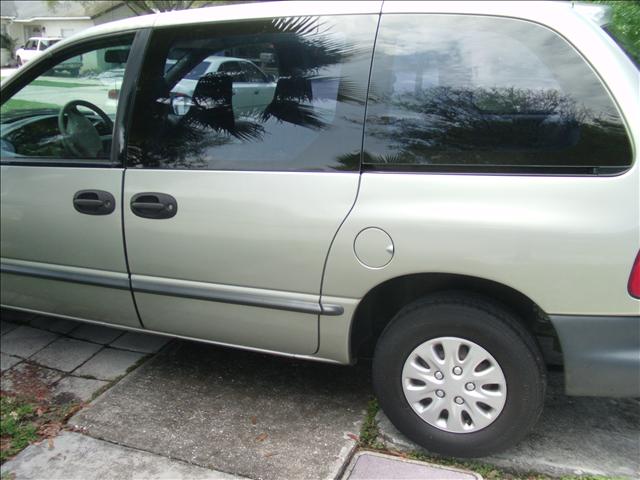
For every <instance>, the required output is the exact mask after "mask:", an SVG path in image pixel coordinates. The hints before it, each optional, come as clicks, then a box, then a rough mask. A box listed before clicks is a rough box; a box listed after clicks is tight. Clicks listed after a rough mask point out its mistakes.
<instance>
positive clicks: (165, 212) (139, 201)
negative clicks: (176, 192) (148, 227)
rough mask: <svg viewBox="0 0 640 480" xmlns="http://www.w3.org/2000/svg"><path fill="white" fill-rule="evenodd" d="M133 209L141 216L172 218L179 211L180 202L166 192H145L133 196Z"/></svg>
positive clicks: (157, 218)
mask: <svg viewBox="0 0 640 480" xmlns="http://www.w3.org/2000/svg"><path fill="white" fill-rule="evenodd" d="M130 205H131V211H132V212H133V213H134V214H136V215H137V216H139V217H142V218H151V219H156V220H159V219H163V218H171V217H173V216H175V214H176V213H178V202H176V199H175V198H173V197H172V196H171V195H167V194H166V193H156V192H143V193H137V194H135V195H134V196H133V197H132V198H131V204H130Z"/></svg>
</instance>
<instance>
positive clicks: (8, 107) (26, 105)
mask: <svg viewBox="0 0 640 480" xmlns="http://www.w3.org/2000/svg"><path fill="white" fill-rule="evenodd" d="M41 108H60V105H56V104H53V103H45V102H34V101H31V100H20V99H17V98H12V99H10V100H9V101H7V103H5V104H4V105H2V113H9V112H10V111H12V110H31V109H41Z"/></svg>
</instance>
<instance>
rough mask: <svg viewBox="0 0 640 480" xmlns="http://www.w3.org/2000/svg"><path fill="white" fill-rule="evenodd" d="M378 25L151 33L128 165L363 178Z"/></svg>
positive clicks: (287, 23) (227, 26)
mask: <svg viewBox="0 0 640 480" xmlns="http://www.w3.org/2000/svg"><path fill="white" fill-rule="evenodd" d="M377 21H378V16H377V15H354V16H340V17H296V18H274V19H264V20H255V21H240V22H229V23H218V24H215V26H212V25H202V26H195V27H194V26H189V27H178V28H167V29H162V30H158V31H156V32H154V34H153V36H152V39H151V42H150V47H149V51H148V53H147V56H146V60H145V64H144V67H143V73H142V77H141V79H140V81H139V85H140V90H139V92H138V94H137V96H136V105H135V108H134V117H133V122H132V127H131V132H130V136H129V142H128V149H127V152H128V153H127V159H128V160H127V161H128V163H129V165H131V166H135V167H141V168H163V169H165V168H179V169H211V170H274V171H303V170H320V171H334V170H351V171H353V170H358V169H359V168H360V153H361V143H362V133H363V124H364V111H365V100H366V90H367V82H368V76H369V69H370V65H371V58H372V55H373V41H374V37H375V30H376V26H377Z"/></svg>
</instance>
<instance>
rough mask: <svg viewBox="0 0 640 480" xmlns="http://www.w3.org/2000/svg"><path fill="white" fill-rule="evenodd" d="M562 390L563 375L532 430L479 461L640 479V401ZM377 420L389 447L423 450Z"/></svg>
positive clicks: (552, 382) (552, 383) (552, 384)
mask: <svg viewBox="0 0 640 480" xmlns="http://www.w3.org/2000/svg"><path fill="white" fill-rule="evenodd" d="M562 389H563V382H562V374H561V373H557V372H556V373H553V374H551V375H550V376H549V388H548V390H547V398H546V402H545V409H544V411H543V413H542V417H541V419H540V420H539V421H538V424H537V425H536V427H535V428H534V430H533V432H532V433H531V434H529V435H528V436H527V437H526V438H525V439H524V440H522V441H521V442H520V443H519V444H517V445H515V446H514V447H512V448H510V449H509V450H507V451H505V452H502V453H500V454H497V455H494V456H491V457H486V458H481V459H478V460H479V461H481V462H483V463H489V464H493V465H496V466H499V467H503V468H508V469H514V470H518V471H522V472H528V471H535V472H539V473H545V474H548V475H552V476H563V475H574V474H589V475H605V476H613V477H621V476H622V477H633V478H638V477H640V434H639V433H638V432H640V401H639V400H638V399H633V398H627V399H613V398H590V397H567V396H566V395H564V393H563V390H562ZM378 422H379V428H380V434H381V436H382V439H383V441H384V442H385V443H386V445H387V446H388V447H390V448H392V449H394V450H400V451H423V450H422V449H421V448H420V447H419V446H418V445H416V444H415V443H413V442H411V441H410V440H409V439H407V438H406V437H405V436H404V435H402V434H401V433H400V432H398V430H396V428H395V427H394V426H393V425H392V424H391V422H390V421H389V420H388V419H387V417H386V416H385V415H384V414H382V413H380V414H379V415H378ZM427 453H428V452H427Z"/></svg>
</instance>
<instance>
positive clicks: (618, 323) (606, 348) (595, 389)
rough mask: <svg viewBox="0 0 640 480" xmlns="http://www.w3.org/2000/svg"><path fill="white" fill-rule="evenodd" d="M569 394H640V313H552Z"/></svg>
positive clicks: (610, 395) (604, 395)
mask: <svg viewBox="0 0 640 480" xmlns="http://www.w3.org/2000/svg"><path fill="white" fill-rule="evenodd" d="M550 319H551V322H552V323H553V326H554V327H555V329H556V332H557V333H558V337H559V340H560V345H561V346H562V353H563V356H564V371H565V390H566V393H567V394H568V395H589V396H603V397H627V396H631V397H633V396H640V315H638V316H625V317H602V316H579V315H552V316H550Z"/></svg>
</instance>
